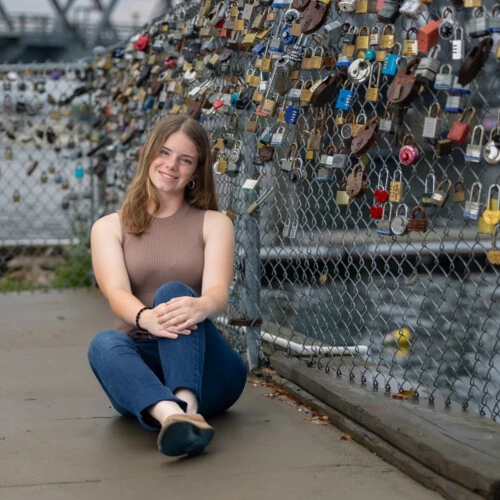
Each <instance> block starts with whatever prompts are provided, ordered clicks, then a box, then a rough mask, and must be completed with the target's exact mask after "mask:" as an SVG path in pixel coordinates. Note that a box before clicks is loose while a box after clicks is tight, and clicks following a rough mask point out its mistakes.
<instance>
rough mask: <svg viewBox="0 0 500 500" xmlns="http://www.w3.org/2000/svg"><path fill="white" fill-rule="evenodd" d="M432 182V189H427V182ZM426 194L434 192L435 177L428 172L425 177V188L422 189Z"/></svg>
mask: <svg viewBox="0 0 500 500" xmlns="http://www.w3.org/2000/svg"><path fill="white" fill-rule="evenodd" d="M430 180H431V181H432V187H431V188H430V189H429V181H430ZM424 189H425V190H426V191H427V192H428V193H430V192H431V191H432V192H434V191H435V190H436V176H435V175H434V174H433V173H432V172H429V173H428V174H427V175H426V177H425V188H424Z"/></svg>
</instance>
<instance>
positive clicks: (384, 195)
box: [373, 167, 389, 204]
mask: <svg viewBox="0 0 500 500" xmlns="http://www.w3.org/2000/svg"><path fill="white" fill-rule="evenodd" d="M384 175H385V182H383V181H382V178H383V176H384ZM388 186H389V170H388V169H387V167H382V168H381V169H380V171H379V173H378V176H377V186H376V188H375V190H374V191H373V199H374V200H375V202H376V203H380V204H382V203H385V202H386V201H387V200H388V199H389V191H388V190H387V189H388Z"/></svg>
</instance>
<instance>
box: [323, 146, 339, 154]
mask: <svg viewBox="0 0 500 500" xmlns="http://www.w3.org/2000/svg"><path fill="white" fill-rule="evenodd" d="M330 151H333V153H334V154H337V146H335V144H330V145H329V146H326V148H325V149H324V151H323V154H324V155H325V156H328V153H329V152H330Z"/></svg>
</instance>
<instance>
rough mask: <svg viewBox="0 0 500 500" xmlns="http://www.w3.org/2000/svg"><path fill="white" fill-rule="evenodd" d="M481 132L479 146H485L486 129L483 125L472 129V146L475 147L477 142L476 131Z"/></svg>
mask: <svg viewBox="0 0 500 500" xmlns="http://www.w3.org/2000/svg"><path fill="white" fill-rule="evenodd" d="M477 130H479V132H480V133H479V143H478V145H479V146H482V144H483V138H484V127H483V126H482V125H476V126H475V127H474V128H473V129H472V136H471V139H470V144H471V145H474V144H475V143H474V140H475V136H476V131H477Z"/></svg>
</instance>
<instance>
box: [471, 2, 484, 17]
mask: <svg viewBox="0 0 500 500" xmlns="http://www.w3.org/2000/svg"><path fill="white" fill-rule="evenodd" d="M478 14H481V15H478ZM472 15H473V16H474V18H475V19H477V18H478V17H486V9H485V8H484V6H483V5H481V7H474V9H473V10H472Z"/></svg>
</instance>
